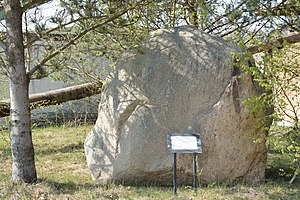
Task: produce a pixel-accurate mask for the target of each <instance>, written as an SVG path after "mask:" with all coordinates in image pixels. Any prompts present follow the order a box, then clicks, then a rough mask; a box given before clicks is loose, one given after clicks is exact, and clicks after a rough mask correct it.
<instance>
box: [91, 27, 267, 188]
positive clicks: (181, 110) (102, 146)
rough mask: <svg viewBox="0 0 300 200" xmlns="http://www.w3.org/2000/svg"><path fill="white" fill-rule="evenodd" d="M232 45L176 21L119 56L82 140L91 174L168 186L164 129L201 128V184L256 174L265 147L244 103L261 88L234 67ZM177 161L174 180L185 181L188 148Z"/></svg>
mask: <svg viewBox="0 0 300 200" xmlns="http://www.w3.org/2000/svg"><path fill="white" fill-rule="evenodd" d="M236 51H238V48H236V47H234V46H232V45H230V44H228V43H227V42H225V41H224V40H223V39H222V38H219V37H216V36H211V35H208V34H206V33H203V32H201V31H199V30H195V29H193V28H192V27H178V28H174V29H166V30H158V31H156V32H154V33H152V34H151V36H150V39H149V40H148V41H146V42H145V43H144V44H143V45H141V47H140V48H139V49H138V50H136V52H130V53H127V54H126V55H124V56H123V58H122V59H120V61H119V62H118V63H117V65H116V69H115V72H114V73H113V74H112V76H111V78H110V79H109V80H108V81H107V83H106V85H105V89H104V91H103V92H102V97H101V102H100V105H99V115H98V120H97V122H96V125H95V128H94V129H93V130H92V131H91V133H90V134H89V135H88V137H87V138H86V141H85V152H86V157H87V162H88V167H89V169H90V170H91V173H92V176H93V178H94V179H100V180H103V181H122V182H125V183H143V184H145V183H151V184H159V185H172V170H173V155H172V154H171V153H170V152H169V151H168V149H167V134H168V133H194V132H199V133H200V134H201V137H202V144H203V153H202V154H201V155H200V156H199V163H198V164H199V166H200V170H199V172H201V173H200V181H201V182H203V183H204V182H206V183H211V182H218V181H226V182H233V181H239V180H243V181H259V180H262V179H263V178H264V173H265V168H266V146H265V143H264V142H263V140H259V141H258V142H254V141H255V140H256V139H257V138H264V137H265V132H257V131H256V130H255V129H256V124H257V122H258V118H252V117H251V116H249V115H248V109H247V108H245V107H244V106H243V104H242V102H243V100H244V99H246V98H249V97H253V96H254V95H258V94H259V93H260V90H259V88H258V87H257V86H256V84H255V83H254V82H253V81H252V79H251V77H250V76H246V75H241V74H240V70H239V69H238V68H235V67H233V66H232V64H233V62H234V59H233V58H232V52H236ZM239 77H240V78H239ZM262 116H263V114H262ZM177 167H178V168H177V174H178V182H179V183H181V184H191V183H192V181H193V179H192V156H191V154H180V155H179V156H178V160H177Z"/></svg>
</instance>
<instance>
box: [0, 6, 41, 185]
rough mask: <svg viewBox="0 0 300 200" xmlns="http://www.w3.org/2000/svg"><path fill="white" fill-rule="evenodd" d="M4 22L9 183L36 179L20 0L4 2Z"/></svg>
mask: <svg viewBox="0 0 300 200" xmlns="http://www.w3.org/2000/svg"><path fill="white" fill-rule="evenodd" d="M3 5H4V11H5V21H6V34H7V37H6V45H7V46H6V56H7V62H8V63H7V67H8V69H7V71H8V77H9V85H10V90H9V92H10V102H11V108H10V117H11V118H10V128H11V150H12V181H13V182H33V181H35V180H36V179H37V175H36V169H35V163H34V148H33V143H32V134H31V119H30V117H31V116H30V109H29V96H28V90H29V77H28V76H27V75H26V71H25V62H24V44H23V34H22V8H21V5H20V1H19V0H4V4H3Z"/></svg>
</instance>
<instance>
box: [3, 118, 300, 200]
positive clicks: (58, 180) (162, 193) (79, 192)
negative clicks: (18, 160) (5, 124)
mask: <svg viewBox="0 0 300 200" xmlns="http://www.w3.org/2000/svg"><path fill="white" fill-rule="evenodd" d="M92 127H93V125H74V124H65V125H62V126H56V127H47V128H35V129H33V141H34V146H35V155H36V166H37V173H38V181H37V182H36V183H33V184H13V183H11V182H10V178H11V156H10V153H11V152H10V144H9V134H8V132H7V131H6V130H2V131H1V132H0V165H1V167H0V199H30V200H31V199H251V200H252V199H259V200H261V199H300V187H299V186H300V181H299V180H297V179H296V181H295V182H294V183H293V184H288V180H289V177H288V171H289V168H288V166H287V165H286V160H285V159H284V157H282V155H279V154H277V153H276V152H274V151H273V152H272V153H269V161H268V162H269V166H268V171H267V179H266V181H265V182H264V183H259V184H246V183H240V184H221V183H215V184H210V185H201V186H200V188H199V190H198V191H197V193H195V192H194V190H193V188H192V186H186V187H181V188H179V189H178V194H177V196H174V195H173V188H171V187H167V188H164V187H153V186H137V185H131V186H125V185H119V184H101V183H98V182H96V181H93V180H92V179H91V176H90V173H89V171H88V169H87V166H86V162H85V155H84V149H83V142H84V139H85V137H86V135H87V134H88V133H89V131H90V130H91V129H92Z"/></svg>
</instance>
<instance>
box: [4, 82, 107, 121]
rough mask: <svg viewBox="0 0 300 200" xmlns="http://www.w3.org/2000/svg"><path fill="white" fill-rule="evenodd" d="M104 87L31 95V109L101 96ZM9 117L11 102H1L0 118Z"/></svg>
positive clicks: (77, 87)
mask: <svg viewBox="0 0 300 200" xmlns="http://www.w3.org/2000/svg"><path fill="white" fill-rule="evenodd" d="M102 86H103V83H102V82H94V83H85V84H80V85H74V86H70V87H66V88H62V89H57V90H51V91H48V92H43V93H37V94H31V95H29V101H30V109H31V110H33V109H36V108H40V107H45V106H50V105H57V104H60V103H63V102H67V101H71V100H76V99H82V98H85V97H89V96H92V95H95V94H99V93H101V91H102ZM9 115H10V102H9V100H3V101H0V117H6V116H9Z"/></svg>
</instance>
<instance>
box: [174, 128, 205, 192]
mask: <svg viewBox="0 0 300 200" xmlns="http://www.w3.org/2000/svg"><path fill="white" fill-rule="evenodd" d="M168 149H169V151H170V152H171V153H173V154H174V177H173V184H174V186H173V189H174V194H176V193H177V177H176V176H177V174H176V169H177V153H193V172H194V190H195V192H197V187H198V177H197V153H202V146H201V139H200V134H199V133H169V134H168Z"/></svg>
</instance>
